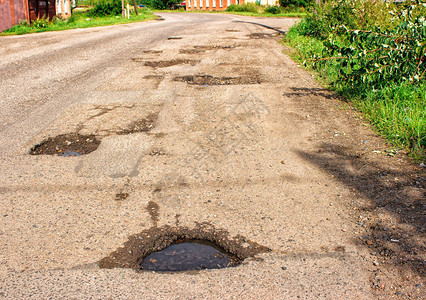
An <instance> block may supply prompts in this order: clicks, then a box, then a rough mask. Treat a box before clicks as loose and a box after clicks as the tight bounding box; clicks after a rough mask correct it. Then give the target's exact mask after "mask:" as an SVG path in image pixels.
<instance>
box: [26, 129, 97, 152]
mask: <svg viewBox="0 0 426 300" xmlns="http://www.w3.org/2000/svg"><path fill="white" fill-rule="evenodd" d="M100 143H101V141H100V140H97V139H96V136H94V135H80V134H78V133H69V134H61V135H58V136H56V137H49V138H47V139H45V140H43V141H42V142H41V143H40V144H37V145H35V146H34V147H32V148H31V149H30V154H31V155H42V154H45V155H60V156H79V155H83V154H88V153H90V152H93V151H95V150H96V149H97V148H98V146H99V144H100Z"/></svg>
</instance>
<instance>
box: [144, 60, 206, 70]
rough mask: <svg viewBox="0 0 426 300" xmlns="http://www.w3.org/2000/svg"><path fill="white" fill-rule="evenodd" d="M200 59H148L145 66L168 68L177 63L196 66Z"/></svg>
mask: <svg viewBox="0 0 426 300" xmlns="http://www.w3.org/2000/svg"><path fill="white" fill-rule="evenodd" d="M199 62H200V61H199V60H196V59H181V58H178V59H172V60H158V61H146V62H145V66H148V67H152V68H166V67H171V66H176V65H191V66H195V65H196V64H198V63H199Z"/></svg>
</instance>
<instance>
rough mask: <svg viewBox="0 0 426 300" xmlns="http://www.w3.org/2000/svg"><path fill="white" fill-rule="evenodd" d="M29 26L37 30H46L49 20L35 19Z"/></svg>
mask: <svg viewBox="0 0 426 300" xmlns="http://www.w3.org/2000/svg"><path fill="white" fill-rule="evenodd" d="M31 26H33V27H35V28H37V29H41V28H46V27H47V26H49V20H48V19H45V18H41V19H39V18H37V19H36V20H34V21H32V22H31Z"/></svg>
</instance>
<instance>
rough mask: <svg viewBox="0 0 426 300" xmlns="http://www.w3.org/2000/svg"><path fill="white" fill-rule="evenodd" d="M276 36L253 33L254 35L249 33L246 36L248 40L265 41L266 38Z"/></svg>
mask: <svg viewBox="0 0 426 300" xmlns="http://www.w3.org/2000/svg"><path fill="white" fill-rule="evenodd" d="M277 35H278V34H274V33H263V32H254V33H250V34H249V35H247V36H248V37H249V38H250V39H255V40H257V39H267V38H272V37H274V36H277Z"/></svg>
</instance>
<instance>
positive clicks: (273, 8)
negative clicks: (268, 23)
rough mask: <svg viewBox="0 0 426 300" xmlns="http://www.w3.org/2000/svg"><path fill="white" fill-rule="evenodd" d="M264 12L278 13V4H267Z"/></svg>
mask: <svg viewBox="0 0 426 300" xmlns="http://www.w3.org/2000/svg"><path fill="white" fill-rule="evenodd" d="M265 12H266V13H270V14H274V15H278V14H280V13H281V9H280V8H279V7H278V5H275V6H267V7H266V8H265Z"/></svg>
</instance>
